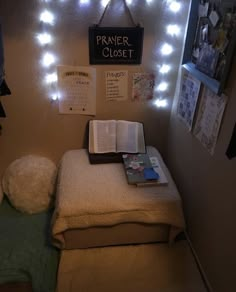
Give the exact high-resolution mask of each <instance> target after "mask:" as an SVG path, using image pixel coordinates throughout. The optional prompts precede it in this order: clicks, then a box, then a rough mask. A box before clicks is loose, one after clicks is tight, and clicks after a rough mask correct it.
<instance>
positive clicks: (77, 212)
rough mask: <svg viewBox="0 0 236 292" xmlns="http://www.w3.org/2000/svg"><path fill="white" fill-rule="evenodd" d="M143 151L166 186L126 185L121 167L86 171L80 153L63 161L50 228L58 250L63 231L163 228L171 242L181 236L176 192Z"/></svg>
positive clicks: (83, 155)
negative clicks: (139, 225) (126, 226)
mask: <svg viewBox="0 0 236 292" xmlns="http://www.w3.org/2000/svg"><path fill="white" fill-rule="evenodd" d="M147 149H148V153H149V155H150V156H157V157H158V159H159V161H160V164H161V167H162V169H163V171H164V172H165V174H166V176H167V179H168V182H169V183H168V186H153V187H136V186H132V185H128V184H127V179H126V175H125V171H124V166H123V164H122V163H112V164H98V165H91V164H89V160H88V155H87V151H86V150H85V149H81V150H71V151H68V152H66V153H65V154H64V155H63V157H62V160H61V166H60V170H59V178H58V188H57V199H56V210H55V212H54V218H53V226H52V232H53V237H54V238H55V239H57V240H59V242H60V247H61V248H63V236H62V234H63V232H64V231H66V230H68V229H75V228H89V227H94V226H113V225H116V224H119V223H126V222H135V223H147V224H157V223H165V224H169V225H170V226H172V230H171V232H174V233H173V234H174V236H175V235H176V233H177V232H179V231H180V230H183V228H184V227H185V222H184V216H183V211H182V203H181V199H180V196H179V193H178V191H177V188H176V186H175V184H174V182H173V180H172V178H171V176H170V173H169V171H168V169H167V168H166V166H165V164H164V162H163V160H162V158H161V156H160V154H159V152H158V151H157V150H156V149H155V148H154V147H151V146H149V147H147ZM173 234H172V235H173ZM170 236H171V235H170Z"/></svg>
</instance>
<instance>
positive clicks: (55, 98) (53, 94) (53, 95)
mask: <svg viewBox="0 0 236 292" xmlns="http://www.w3.org/2000/svg"><path fill="white" fill-rule="evenodd" d="M51 99H52V100H57V99H59V96H58V93H57V92H53V93H51Z"/></svg>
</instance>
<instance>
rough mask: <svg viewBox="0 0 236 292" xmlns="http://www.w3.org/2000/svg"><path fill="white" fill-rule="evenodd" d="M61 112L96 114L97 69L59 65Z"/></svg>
mask: <svg viewBox="0 0 236 292" xmlns="http://www.w3.org/2000/svg"><path fill="white" fill-rule="evenodd" d="M57 73H58V91H59V112H60V113H62V114H81V115H95V114H96V69H94V68H91V67H82V66H80V67H75V66H58V67H57Z"/></svg>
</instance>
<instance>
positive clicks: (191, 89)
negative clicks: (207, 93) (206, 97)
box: [177, 73, 201, 131]
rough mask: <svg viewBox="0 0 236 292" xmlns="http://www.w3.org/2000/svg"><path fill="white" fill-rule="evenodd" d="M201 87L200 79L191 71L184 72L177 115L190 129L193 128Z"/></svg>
mask: <svg viewBox="0 0 236 292" xmlns="http://www.w3.org/2000/svg"><path fill="white" fill-rule="evenodd" d="M200 87H201V82H200V81H199V80H198V79H196V78H194V77H193V76H191V75H190V74H189V73H184V75H183V79H182V83H181V89H180V95H179V100H178V105H177V116H178V117H179V119H180V120H182V121H183V123H184V124H185V125H186V126H187V128H188V130H189V131H191V129H192V124H193V118H194V113H195V109H196V105H197V100H198V96H199V91H200Z"/></svg>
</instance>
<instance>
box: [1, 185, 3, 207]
mask: <svg viewBox="0 0 236 292" xmlns="http://www.w3.org/2000/svg"><path fill="white" fill-rule="evenodd" d="M2 199H3V191H2V186H1V183H0V204H1V203H2Z"/></svg>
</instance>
